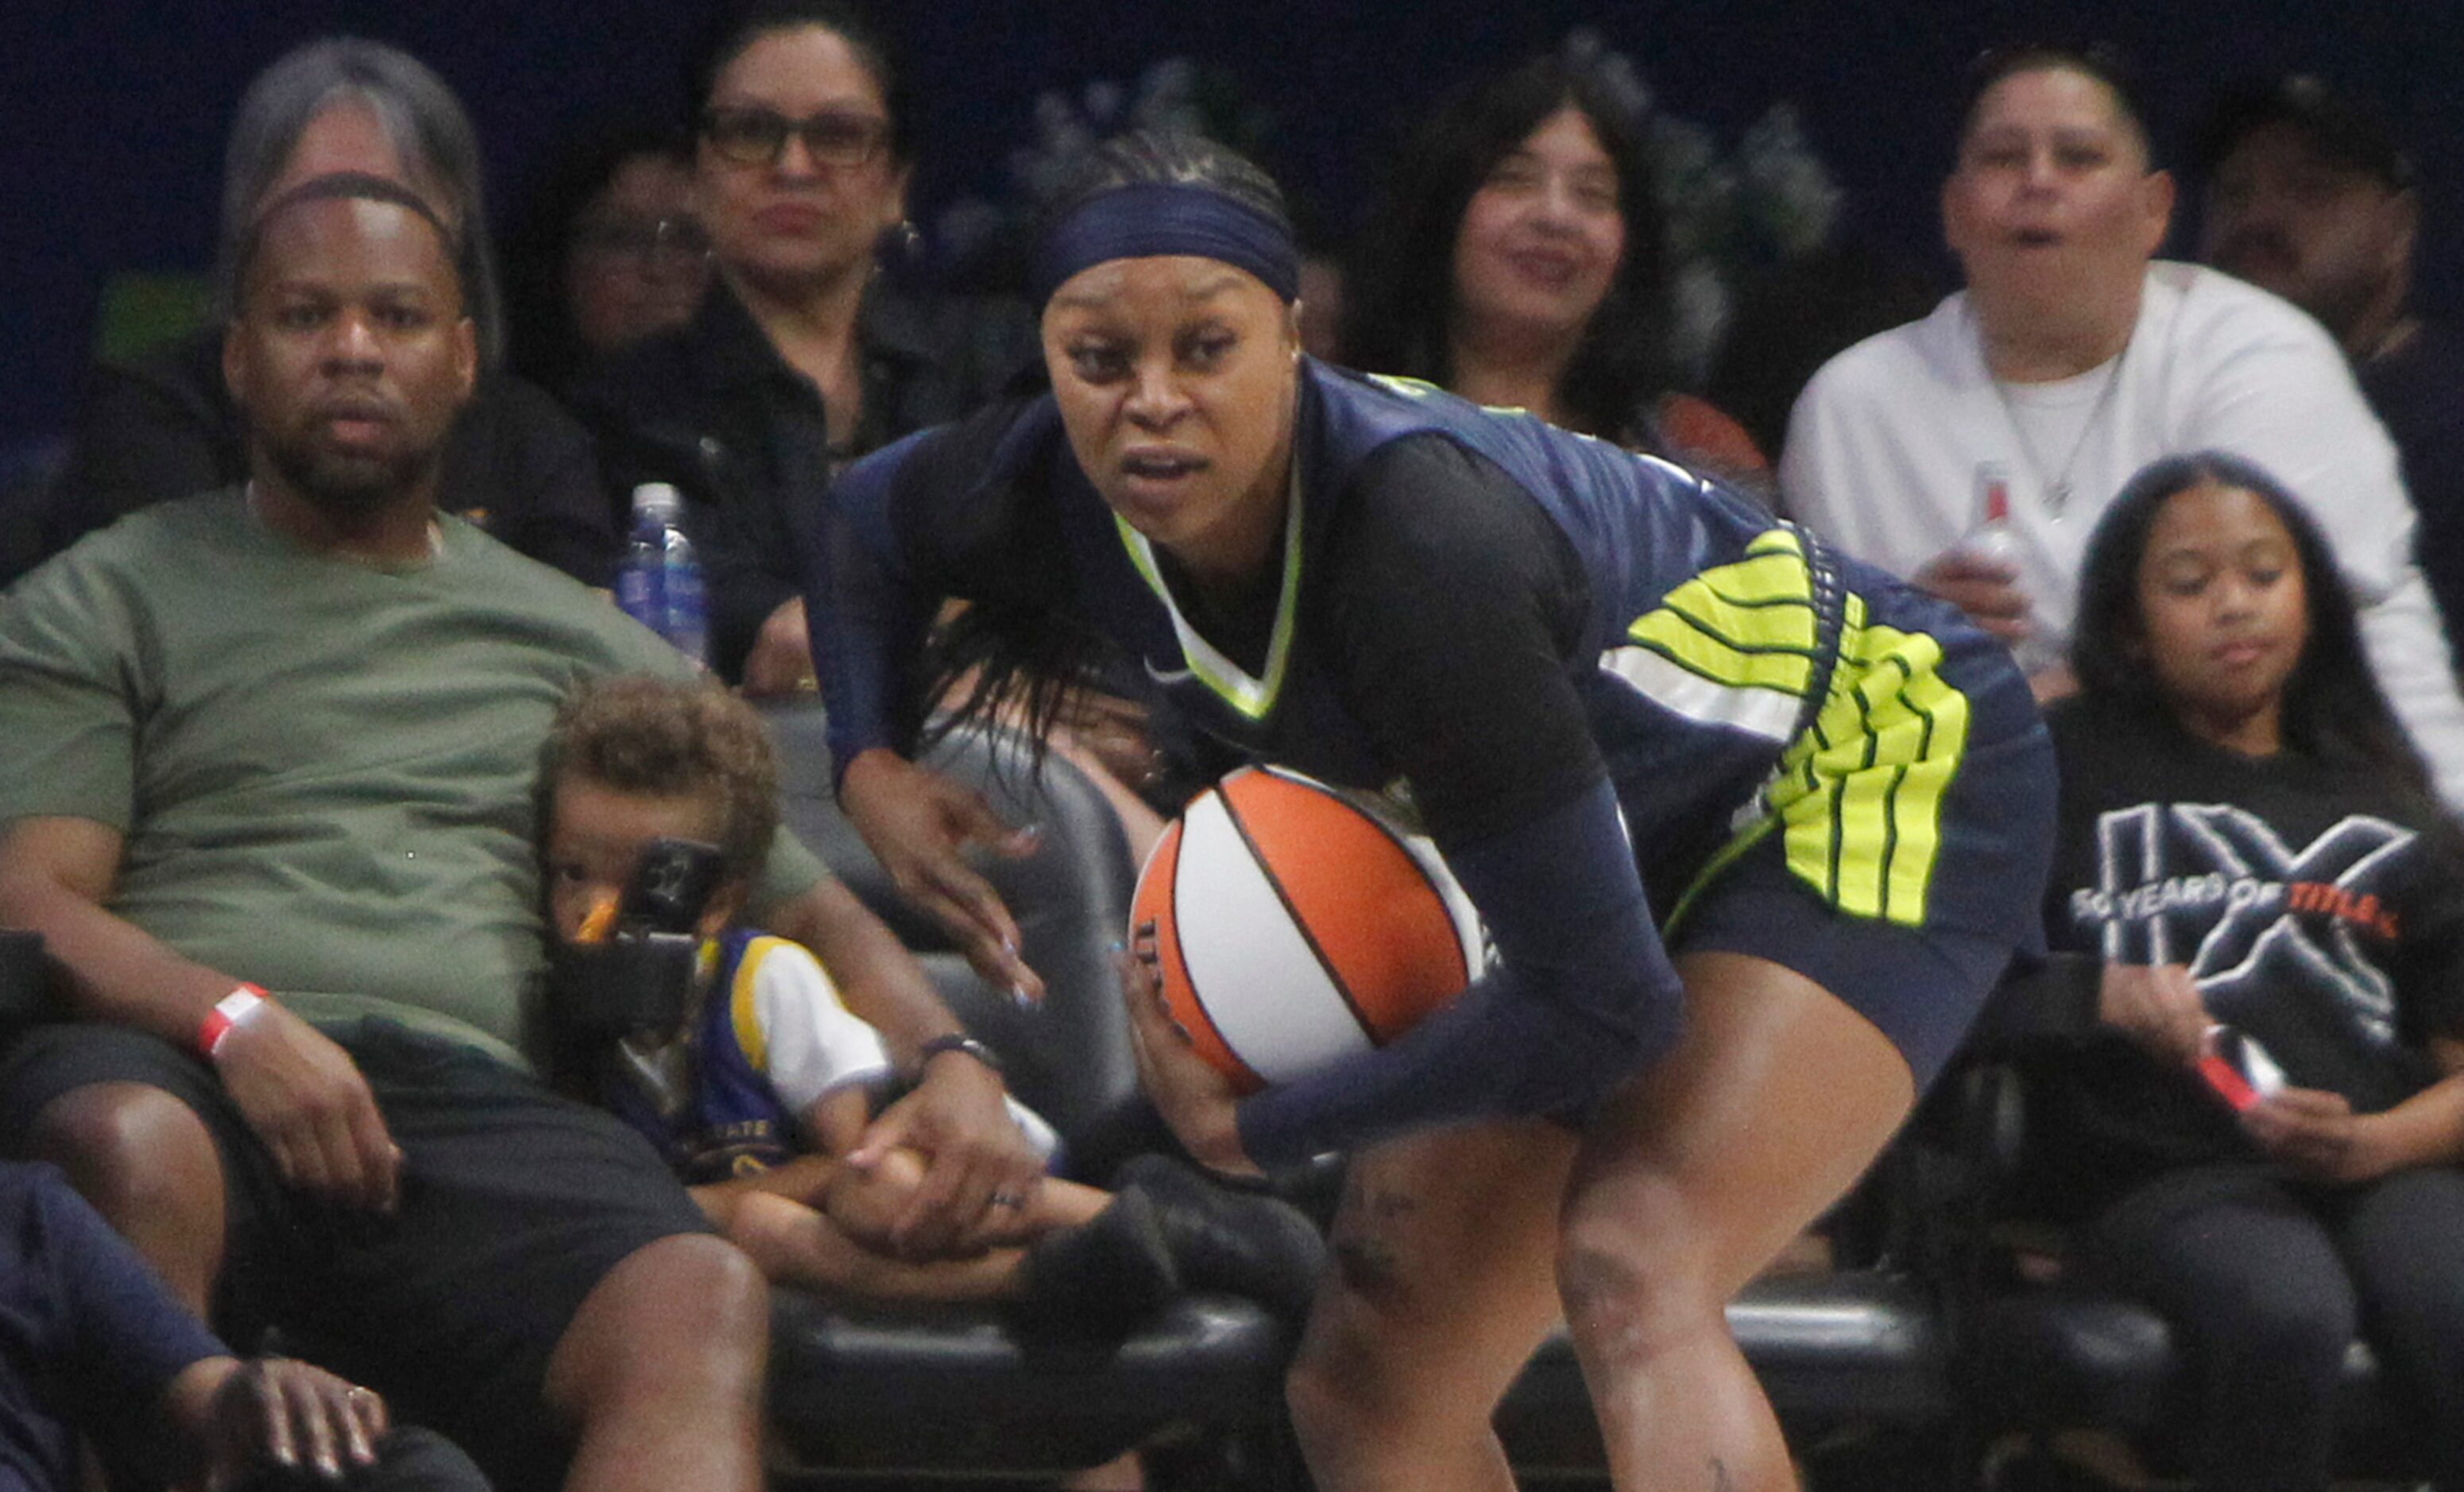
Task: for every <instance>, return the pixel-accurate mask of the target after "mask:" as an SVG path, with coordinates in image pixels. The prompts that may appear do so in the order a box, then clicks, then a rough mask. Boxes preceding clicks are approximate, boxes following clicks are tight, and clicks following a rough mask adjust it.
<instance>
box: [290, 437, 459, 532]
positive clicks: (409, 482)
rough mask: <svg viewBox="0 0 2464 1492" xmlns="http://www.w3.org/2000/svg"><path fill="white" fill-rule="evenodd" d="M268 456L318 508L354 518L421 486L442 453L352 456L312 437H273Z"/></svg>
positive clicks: (339, 516) (379, 508) (342, 516)
mask: <svg viewBox="0 0 2464 1492" xmlns="http://www.w3.org/2000/svg"><path fill="white" fill-rule="evenodd" d="M266 457H267V459H268V460H270V461H271V462H273V464H274V470H275V472H279V473H281V476H282V479H283V481H285V482H286V483H288V484H290V487H291V490H292V491H294V492H296V493H297V494H299V495H300V496H301V497H302V498H304V499H306V500H307V502H308V503H309V504H310V505H311V506H312V507H315V508H317V509H318V510H319V511H320V512H323V513H326V514H330V515H332V516H335V517H338V518H352V517H363V516H367V515H369V514H372V513H377V512H380V511H382V510H384V509H385V508H386V507H388V506H390V505H391V504H393V503H395V502H398V501H400V500H401V499H402V498H403V497H404V496H405V495H406V494H408V493H410V492H412V491H414V490H415V489H417V488H418V486H419V485H420V483H421V482H423V481H425V480H426V479H427V478H428V477H429V476H430V475H432V474H433V473H434V472H435V470H436V458H437V452H436V451H435V450H433V449H429V450H397V451H393V452H390V453H388V454H384V455H346V454H343V453H341V452H339V451H335V450H329V449H327V448H325V447H322V446H320V445H319V443H318V442H317V440H316V438H315V437H314V436H313V435H307V436H295V437H293V438H291V439H287V440H280V441H268V442H267V443H266Z"/></svg>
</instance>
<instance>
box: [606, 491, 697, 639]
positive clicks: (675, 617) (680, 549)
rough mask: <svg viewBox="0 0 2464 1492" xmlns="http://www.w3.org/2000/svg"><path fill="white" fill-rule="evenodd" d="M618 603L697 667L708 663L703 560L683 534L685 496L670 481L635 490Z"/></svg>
mask: <svg viewBox="0 0 2464 1492" xmlns="http://www.w3.org/2000/svg"><path fill="white" fill-rule="evenodd" d="M616 604H617V605H619V606H621V607H623V608H624V610H625V614H626V615H627V616H629V617H631V618H632V619H633V620H634V621H636V622H639V623H641V624H642V625H644V626H647V627H649V629H650V630H651V631H653V632H656V633H658V634H659V635H660V636H661V637H664V638H666V639H667V640H668V641H669V643H671V645H673V646H674V647H675V649H676V650H677V651H678V652H681V653H683V654H684V655H685V656H686V657H688V658H691V659H692V660H693V663H694V664H695V666H697V667H707V666H708V664H709V662H710V612H709V603H708V600H707V598H706V596H705V594H704V592H703V589H702V579H701V561H700V560H699V559H698V558H697V557H696V556H695V555H694V554H693V540H692V539H690V538H686V537H685V531H684V497H683V494H679V493H678V492H677V491H676V490H675V488H673V487H672V486H671V485H669V484H668V483H666V482H644V483H643V484H642V485H641V486H639V487H636V488H634V489H633V530H632V535H631V537H630V538H629V539H628V540H627V544H626V550H625V564H624V568H623V569H622V570H621V571H619V572H618V574H617V577H616Z"/></svg>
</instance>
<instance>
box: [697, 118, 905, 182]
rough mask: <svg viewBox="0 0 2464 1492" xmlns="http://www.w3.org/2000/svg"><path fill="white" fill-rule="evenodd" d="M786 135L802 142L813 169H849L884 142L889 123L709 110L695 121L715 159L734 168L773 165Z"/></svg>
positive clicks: (877, 120)
mask: <svg viewBox="0 0 2464 1492" xmlns="http://www.w3.org/2000/svg"><path fill="white" fill-rule="evenodd" d="M789 135H797V136H801V137H803V142H804V153H805V154H806V155H808V156H811V157H812V158H813V162H814V164H815V165H830V166H839V167H842V168H851V167H854V166H859V165H864V164H865V163H866V162H867V161H869V160H871V159H872V158H873V156H874V155H875V154H876V153H877V152H879V151H880V149H881V147H882V145H883V143H885V142H887V141H888V140H889V138H890V121H888V120H885V119H882V118H880V117H878V116H875V115H865V114H845V113H839V112H837V111H833V110H825V111H824V112H822V113H820V114H815V115H809V116H807V117H806V118H803V119H801V120H791V119H789V118H787V117H786V116H785V115H783V114H780V113H777V112H775V111H773V110H770V109H712V110H709V111H707V112H706V113H704V114H703V115H702V117H701V138H702V139H704V140H707V141H709V142H710V147H711V148H712V149H713V150H715V151H717V152H718V155H719V159H720V160H722V161H728V162H731V163H733V164H735V165H770V164H771V163H772V162H774V161H777V160H778V159H779V158H780V156H781V155H782V154H784V153H785V151H786V149H787V137H788V136H789Z"/></svg>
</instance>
